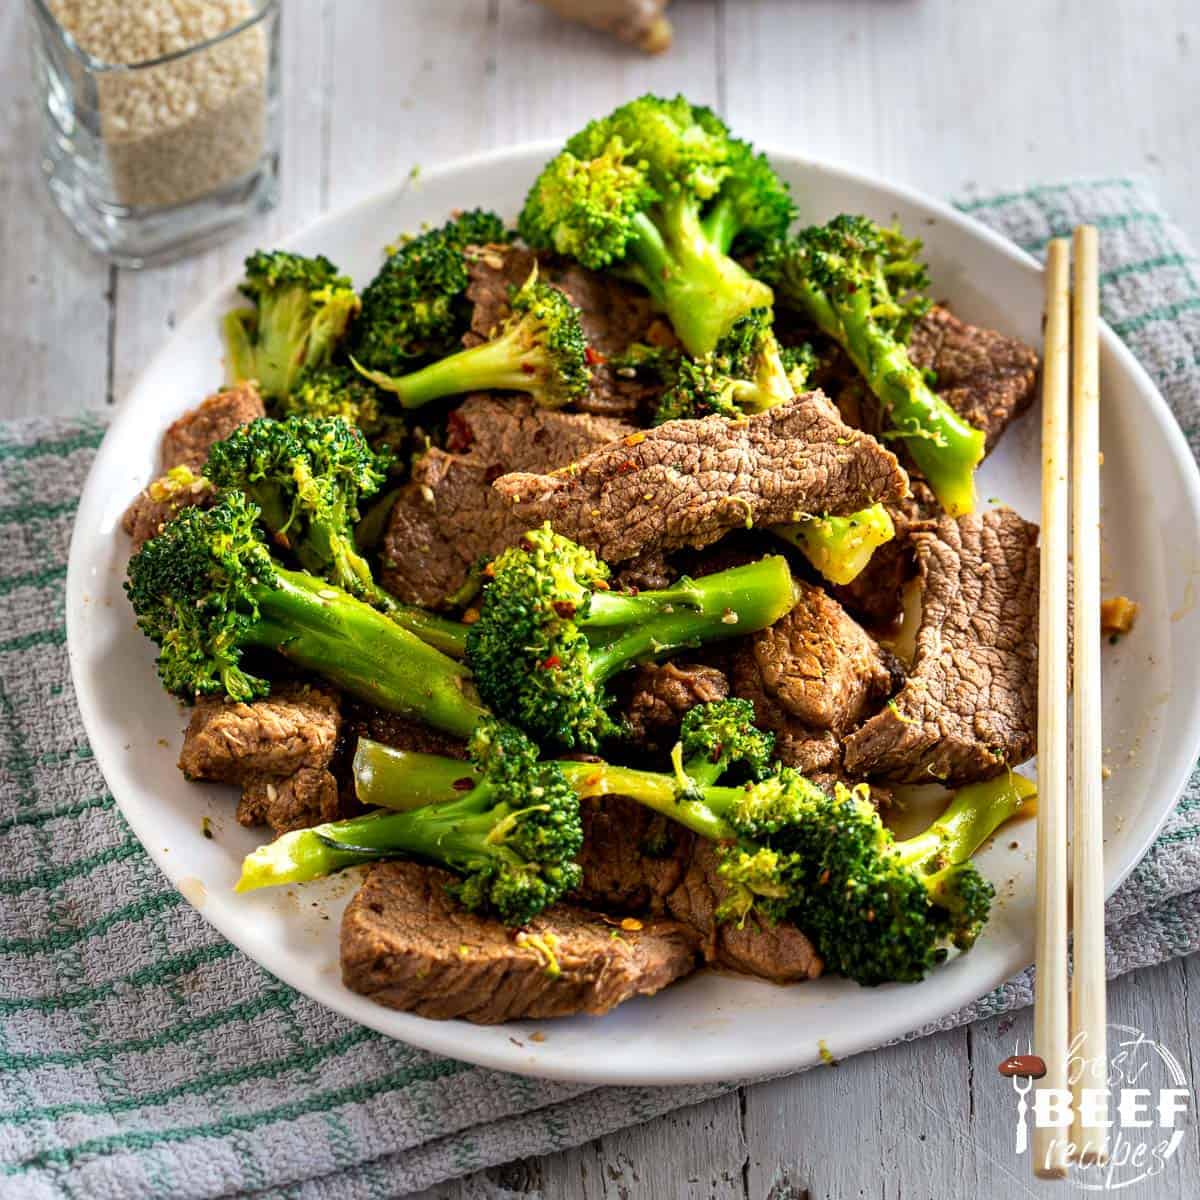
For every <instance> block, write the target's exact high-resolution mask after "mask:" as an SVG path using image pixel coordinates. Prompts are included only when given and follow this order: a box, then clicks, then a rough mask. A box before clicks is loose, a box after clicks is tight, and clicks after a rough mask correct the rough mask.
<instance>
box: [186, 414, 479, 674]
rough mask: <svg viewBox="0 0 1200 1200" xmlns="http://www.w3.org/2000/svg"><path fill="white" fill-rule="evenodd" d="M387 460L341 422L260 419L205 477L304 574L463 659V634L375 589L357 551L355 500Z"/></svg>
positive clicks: (242, 430) (236, 436) (382, 475)
mask: <svg viewBox="0 0 1200 1200" xmlns="http://www.w3.org/2000/svg"><path fill="white" fill-rule="evenodd" d="M390 465H391V458H390V456H389V455H388V454H386V453H376V452H375V451H373V450H372V449H371V447H370V446H368V445H367V441H366V439H365V438H364V437H363V435H362V433H361V432H360V431H359V430H358V429H356V428H355V427H354V426H353V425H348V424H347V423H346V422H345V421H343V420H342V419H341V418H339V417H320V418H317V417H289V418H288V419H287V420H286V421H273V420H271V418H269V417H262V418H260V419H259V420H257V421H251V422H250V423H249V424H247V425H242V426H240V427H239V428H237V429H235V430H234V431H233V433H232V434H230V435H229V437H227V438H226V439H225V440H224V441H223V442H217V444H216V445H215V446H213V448H212V449H211V450H210V451H209V455H208V465H207V467H206V468H205V473H206V474H207V476H208V478H209V479H210V480H211V481H212V482H213V483H214V484H215V485H216V486H217V487H218V488H221V489H225V490H230V489H236V490H238V491H241V492H244V493H245V495H246V496H247V498H248V499H250V500H251V501H253V503H254V504H256V505H257V506H258V508H259V510H260V512H261V520H262V523H263V525H264V527H265V528H266V530H267V532H268V533H269V534H270V535H271V538H272V540H273V541H274V543H275V545H276V546H278V547H280V548H281V549H283V550H284V551H286V552H287V553H289V554H290V555H291V556H292V557H294V558H295V560H296V561H297V562H298V563H299V564H300V566H302V567H303V568H304V569H305V570H306V571H309V572H311V573H312V574H313V575H320V576H321V577H322V578H323V579H327V580H329V582H330V583H332V584H334V585H336V586H337V587H339V588H343V589H344V590H346V591H347V592H349V593H350V594H351V595H352V596H357V597H358V598H359V599H360V600H365V601H366V602H367V603H368V604H371V605H374V607H376V608H378V609H382V610H383V611H384V612H386V613H387V614H388V616H390V617H391V618H392V619H393V620H394V621H396V622H398V623H399V624H401V625H403V626H404V627H405V628H406V629H408V630H410V631H411V632H412V633H415V634H416V635H417V636H418V637H419V638H421V639H422V640H423V641H426V642H429V643H430V645H434V646H437V648H438V649H439V650H442V651H444V652H445V653H447V654H453V655H454V656H455V657H456V658H461V657H462V655H463V652H464V650H465V648H466V628H465V626H463V625H460V624H459V623H458V622H456V621H448V620H446V619H445V618H442V617H437V616H435V615H434V614H432V613H430V612H427V611H426V610H425V609H423V608H417V607H415V606H413V605H408V604H401V603H400V602H399V601H398V600H396V598H395V597H394V596H392V595H390V594H389V593H388V592H386V591H384V589H383V588H381V587H380V586H379V584H378V583H376V582H375V578H374V576H373V574H372V573H371V566H370V564H369V563H368V562H367V560H366V559H365V558H364V557H363V555H362V554H361V553H360V552H359V549H358V545H357V543H356V541H355V531H354V524H355V522H356V521H357V520H358V519H359V501H360V500H366V499H369V498H370V497H371V496H373V495H374V494H375V493H376V492H377V491H378V490H379V489H380V487H381V486H382V485H383V483H384V481H385V480H386V479H387V472H388V468H389V467H390Z"/></svg>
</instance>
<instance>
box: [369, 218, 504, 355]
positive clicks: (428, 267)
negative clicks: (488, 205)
mask: <svg viewBox="0 0 1200 1200" xmlns="http://www.w3.org/2000/svg"><path fill="white" fill-rule="evenodd" d="M507 240H508V234H507V233H506V231H505V229H504V222H503V221H501V220H500V218H499V217H498V216H496V215H495V213H490V212H486V211H484V210H483V209H472V210H471V211H470V212H464V213H461V214H460V215H459V216H457V217H455V218H454V219H453V220H451V221H447V222H446V224H445V225H443V226H442V227H441V228H440V229H430V230H428V231H427V232H425V233H422V234H420V235H419V236H418V237H412V238H402V239H401V240H400V242H399V244H398V245H397V246H396V247H394V248H393V249H392V251H391V253H390V254H389V255H388V258H387V260H386V261H385V262H384V264H383V266H382V267H381V268H380V269H379V273H378V274H377V275H376V276H375V278H374V279H373V280H371V282H370V283H369V284H368V285H367V286H366V288H365V289H364V290H363V294H362V305H363V307H362V316H361V317H360V318H359V320H358V321H357V322H356V324H355V330H354V345H353V353H354V357H355V358H356V359H357V360H358V362H360V363H362V365H363V366H365V367H366V368H368V370H372V371H383V372H386V373H391V374H395V375H400V374H403V373H404V372H406V371H410V370H412V368H413V367H414V366H415V365H416V364H417V363H418V362H420V361H422V360H425V359H429V358H440V357H442V356H443V355H445V354H449V353H450V352H451V351H452V350H455V349H457V347H458V344H459V339H460V338H461V337H462V335H463V333H464V332H465V330H466V328H467V326H468V325H469V324H470V318H471V305H470V303H469V302H468V301H467V298H466V290H467V284H468V282H469V276H468V273H467V268H468V263H467V259H466V256H465V254H464V251H465V250H466V248H467V247H468V246H484V245H488V244H490V243H493V242H504V241H507Z"/></svg>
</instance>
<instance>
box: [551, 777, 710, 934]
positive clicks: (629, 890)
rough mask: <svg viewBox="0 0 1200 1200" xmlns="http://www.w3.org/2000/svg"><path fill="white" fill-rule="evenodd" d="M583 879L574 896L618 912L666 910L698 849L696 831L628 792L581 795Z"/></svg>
mask: <svg viewBox="0 0 1200 1200" xmlns="http://www.w3.org/2000/svg"><path fill="white" fill-rule="evenodd" d="M579 811H580V815H581V817H582V819H583V849H582V850H581V851H580V852H579V855H578V857H577V859H576V861H577V862H578V863H579V865H580V867H581V868H582V870H583V882H582V883H581V884H580V886H579V887H578V888H577V889H576V891H575V893H574V895H573V896H572V897H571V898H572V899H573V900H574V901H576V902H577V903H579V904H583V905H585V906H586V907H588V908H598V909H601V910H603V911H604V912H615V913H662V912H664V911H665V909H666V898H667V896H668V895H669V894H670V893H671V892H672V891H674V890H675V888H676V887H678V886H679V884H680V882H681V881H682V880H683V875H684V872H685V870H686V869H687V864H688V861H689V860H690V858H691V854H692V842H693V840H694V839H693V837H692V834H691V833H689V832H688V831H687V830H686V829H685V828H684V827H683V826H682V825H680V824H678V823H677V822H675V821H672V820H669V819H668V818H667V817H664V816H662V815H661V814H659V813H656V812H653V811H652V810H651V809H649V808H647V807H646V806H645V805H644V804H639V803H638V802H637V801H636V800H631V799H630V798H629V797H628V796H587V797H585V798H584V799H583V800H581V801H580V806H579Z"/></svg>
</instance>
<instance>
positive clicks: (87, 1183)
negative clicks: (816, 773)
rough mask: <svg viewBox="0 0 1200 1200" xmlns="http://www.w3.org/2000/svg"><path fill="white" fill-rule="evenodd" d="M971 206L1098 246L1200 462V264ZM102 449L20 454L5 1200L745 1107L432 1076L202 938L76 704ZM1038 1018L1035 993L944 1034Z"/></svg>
mask: <svg viewBox="0 0 1200 1200" xmlns="http://www.w3.org/2000/svg"><path fill="white" fill-rule="evenodd" d="M963 207H964V208H965V209H966V210H967V211H969V212H971V213H973V214H974V215H975V216H976V217H978V218H979V219H980V220H983V221H986V222H987V223H988V224H989V225H991V226H992V227H994V228H995V229H997V230H1000V231H1001V232H1003V233H1005V234H1007V235H1008V236H1010V237H1011V238H1013V239H1014V240H1015V241H1016V242H1018V243H1019V244H1020V245H1022V246H1023V247H1025V248H1026V249H1028V250H1031V251H1034V252H1037V251H1039V250H1040V248H1041V247H1042V246H1043V245H1044V243H1045V241H1046V240H1047V239H1048V238H1049V237H1051V236H1056V235H1059V234H1064V233H1066V232H1067V231H1069V230H1070V228H1071V227H1072V226H1073V225H1075V224H1076V223H1077V222H1080V221H1091V222H1094V223H1095V224H1097V225H1099V226H1100V228H1101V230H1102V231H1103V233H1104V238H1103V241H1102V245H1103V253H1104V261H1103V264H1102V269H1103V272H1104V275H1103V281H1104V312H1105V316H1106V317H1107V318H1108V320H1109V321H1110V322H1111V323H1112V325H1113V327H1114V328H1115V329H1116V330H1117V331H1118V332H1119V333H1120V334H1121V335H1122V336H1123V337H1125V338H1126V340H1127V341H1128V342H1129V344H1130V346H1131V347H1132V348H1133V349H1134V351H1135V352H1136V353H1137V355H1138V356H1139V357H1140V358H1141V360H1142V362H1143V363H1145V365H1146V366H1147V367H1148V368H1149V369H1150V371H1151V372H1152V374H1153V375H1154V377H1155V378H1156V379H1157V381H1158V383H1159V386H1160V387H1161V388H1162V389H1163V391H1164V393H1165V394H1166V396H1167V399H1168V400H1169V401H1170V403H1171V405H1172V406H1173V408H1174V410H1175V412H1176V414H1177V415H1178V417H1179V420H1180V422H1181V423H1182V425H1183V427H1184V429H1185V431H1186V432H1187V435H1188V437H1189V438H1190V440H1191V443H1192V446H1193V448H1194V449H1196V448H1200V283H1198V282H1197V272H1200V264H1198V262H1197V259H1196V257H1195V256H1194V254H1193V253H1192V252H1191V249H1190V247H1188V245H1187V244H1186V242H1185V241H1184V239H1183V238H1182V237H1181V235H1180V234H1179V233H1178V231H1177V230H1175V229H1174V228H1173V227H1172V226H1171V225H1170V223H1169V222H1168V221H1167V220H1166V218H1165V217H1164V215H1163V214H1162V212H1161V211H1160V210H1159V208H1158V206H1157V203H1156V201H1155V199H1154V197H1153V196H1152V195H1151V194H1150V193H1149V191H1148V190H1147V189H1146V188H1145V187H1144V186H1143V185H1142V184H1140V183H1138V182H1135V181H1130V180H1124V179H1114V180H1103V181H1096V182H1091V183H1078V184H1065V185H1060V186H1049V187H1041V188H1034V189H1031V190H1030V191H1026V192H1020V193H1016V194H1012V195H1006V196H996V197H990V198H988V199H974V200H971V201H969V202H967V203H965V204H964V205H963ZM102 432H103V428H102V422H101V420H99V419H98V418H95V417H91V418H81V419H77V420H74V419H73V420H66V421H63V420H59V421H48V420H35V421H29V422H24V423H20V424H15V425H11V426H9V427H7V428H4V429H3V431H2V432H0V542H2V543H3V553H2V554H0V563H2V564H3V566H2V567H0V570H2V571H3V575H2V576H0V613H2V614H3V620H2V621H0V839H2V842H3V853H2V854H0V862H3V864H4V865H3V867H2V868H0V925H2V928H0V962H2V963H3V968H2V970H0V1197H5V1198H9V1197H11V1198H12V1200H50V1198H52V1197H53V1198H58V1197H69V1198H81V1200H91V1198H92V1197H105V1198H107V1200H126V1198H133V1197H170V1198H171V1200H200V1198H202V1197H217V1196H238V1195H253V1196H261V1197H283V1196H288V1197H301V1198H308V1197H313V1198H315V1197H322V1198H325V1197H336V1198H338V1200H359V1198H367V1197H385V1196H388V1197H390V1196H396V1195H400V1194H402V1193H404V1192H406V1191H409V1190H415V1189H417V1188H421V1187H424V1186H426V1185H428V1184H430V1183H433V1182H435V1181H438V1180H442V1179H446V1178H449V1177H451V1176H454V1175H459V1174H463V1173H465V1172H468V1171H472V1170H474V1169H476V1168H478V1167H483V1166H486V1165H489V1164H493V1163H498V1162H503V1161H507V1160H509V1159H513V1158H516V1157H519V1156H523V1155H532V1154H541V1153H545V1152H547V1151H551V1150H557V1149H560V1148H562V1147H564V1146H571V1145H575V1144H578V1143H580V1142H583V1141H587V1140H588V1139H590V1138H594V1137H596V1136H597V1135H599V1134H602V1133H605V1132H607V1131H609V1130H612V1129H616V1128H619V1127H621V1126H624V1125H629V1124H632V1123H640V1122H643V1121H646V1120H648V1119H649V1118H651V1117H653V1116H656V1115H658V1114H660V1113H663V1112H666V1111H668V1110H670V1109H673V1108H678V1107H680V1106H682V1105H686V1104H692V1103H695V1102H697V1101H699V1100H702V1099H705V1098H706V1097H709V1096H713V1095H716V1094H718V1093H720V1092H722V1091H724V1090H727V1089H728V1088H730V1087H732V1086H734V1085H733V1084H732V1083H730V1084H717V1085H712V1086H707V1087H684V1088H658V1089H656V1088H594V1087H588V1086H583V1085H572V1084H563V1083H543V1082H539V1081H536V1080H530V1079H523V1078H519V1077H517V1076H514V1075H502V1074H497V1073H496V1072H494V1071H485V1070H481V1069H479V1068H477V1067H472V1066H468V1065H467V1064H465V1063H460V1062H454V1061H451V1060H449V1059H440V1058H436V1057H434V1056H432V1055H430V1054H425V1053H423V1052H421V1051H419V1050H414V1049H411V1048H409V1047H408V1046H405V1045H402V1044H400V1043H398V1042H393V1041H389V1040H388V1039H386V1038H383V1037H380V1036H378V1035H376V1034H374V1033H370V1032H368V1031H367V1030H365V1029H362V1028H359V1027H358V1026H355V1025H352V1024H350V1023H348V1022H347V1021H345V1020H343V1019H342V1018H340V1017H337V1016H334V1015H333V1014H331V1013H329V1012H326V1011H324V1010H323V1009H321V1008H320V1007H318V1006H317V1005H316V1004H314V1003H312V1002H311V1001H309V1000H307V999H305V998H304V997H302V996H300V995H298V994H297V993H295V992H294V991H292V990H291V989H290V988H288V987H285V986H284V985H283V984H281V983H279V982H278V981H277V980H275V979H273V978H272V977H271V976H270V975H268V974H267V973H266V972H264V971H262V970H260V969H259V968H258V967H257V966H255V965H254V964H253V963H252V962H249V961H248V960H247V959H245V958H244V957H243V956H242V955H241V954H240V953H239V952H238V951H236V950H235V949H234V948H233V947H232V946H230V945H229V944H228V943H227V942H225V941H224V940H223V939H222V938H221V937H220V935H218V934H217V933H216V932H215V931H214V930H213V929H211V928H210V927H209V926H207V925H206V924H205V923H204V921H203V920H202V919H201V918H200V917H199V915H198V914H197V913H196V912H195V911H194V910H193V909H192V908H190V907H189V906H188V905H187V904H186V903H185V902H184V901H183V900H182V899H181V898H180V896H179V895H178V894H177V893H176V892H175V890H174V888H172V887H171V885H170V884H169V883H168V882H167V881H166V880H165V879H164V878H163V876H162V875H161V874H159V872H158V870H157V868H155V867H154V865H153V864H152V863H151V862H150V860H149V859H148V858H147V857H146V855H145V854H144V853H143V852H142V850H141V847H140V846H139V845H138V843H137V841H136V840H135V838H134V837H133V835H132V834H131V832H130V831H129V829H128V827H127V826H126V825H125V823H124V821H123V820H122V819H121V817H120V815H119V813H118V812H117V811H116V809H115V808H114V805H113V800H112V797H111V796H110V795H109V794H108V792H107V790H106V788H105V784H104V780H103V778H102V777H101V775H100V772H99V770H98V769H97V767H96V764H95V762H94V761H93V758H92V752H91V749H90V748H89V746H88V743H87V739H86V737H85V736H84V732H83V729H82V727H81V725H80V722H79V718H78V715H77V713H76V709H75V704H74V701H73V699H72V694H71V684H70V679H69V675H68V670H67V656H66V650H65V646H64V639H65V634H64V628H63V611H62V609H63V600H62V584H63V577H64V573H65V562H66V555H67V542H68V538H69V532H70V527H71V519H72V515H73V511H74V506H75V502H76V498H77V497H78V494H79V489H80V486H81V484H82V482H83V479H84V476H85V475H86V473H87V470H88V466H89V464H90V463H91V460H92V455H93V453H94V451H95V448H96V446H97V445H98V443H99V441H100V437H101V434H102ZM1198 809H1200V778H1195V777H1194V778H1193V780H1192V784H1191V786H1190V788H1189V790H1188V792H1187V795H1186V796H1185V797H1184V799H1183V800H1182V801H1181V802H1180V804H1179V806H1178V808H1177V810H1176V813H1175V815H1174V816H1173V817H1172V819H1171V821H1170V823H1169V824H1168V825H1167V827H1166V829H1165V831H1164V832H1163V834H1162V836H1161V837H1160V838H1159V840H1158V842H1157V843H1156V845H1155V846H1154V848H1153V850H1152V851H1151V852H1150V854H1149V855H1148V856H1147V858H1146V859H1145V860H1144V861H1143V863H1142V864H1141V865H1140V867H1139V868H1138V869H1137V871H1136V873H1135V875H1134V877H1133V878H1132V879H1131V880H1130V881H1129V882H1128V883H1127V884H1126V885H1125V886H1124V887H1123V888H1122V889H1121V891H1120V893H1119V894H1118V895H1117V896H1116V897H1115V898H1114V899H1113V901H1112V903H1111V906H1110V912H1109V915H1110V928H1109V939H1108V956H1109V958H1108V961H1109V965H1110V968H1111V970H1112V971H1113V973H1119V972H1123V971H1129V970H1132V969H1133V968H1135V967H1140V966H1144V965H1146V964H1148V963H1154V962H1159V961H1162V960H1164V959H1167V958H1170V957H1172V956H1174V955H1179V954H1186V953H1189V952H1190V951H1192V950H1195V949H1197V947H1198V946H1200V824H1198V821H1197V815H1196V814H1197V811H1198ZM1030 1002H1031V992H1030V981H1029V978H1028V976H1027V975H1023V976H1021V977H1019V978H1018V979H1016V980H1013V981H1012V982H1010V983H1008V984H1006V985H1005V986H1004V987H1002V988H1000V989H998V990H997V991H996V992H994V993H993V994H991V995H989V996H987V997H985V998H984V999H983V1000H981V1001H980V1002H979V1003H978V1004H976V1005H973V1006H971V1007H970V1008H969V1009H965V1010H964V1011H962V1012H960V1013H957V1014H955V1015H954V1016H952V1017H950V1018H948V1019H947V1020H946V1021H944V1022H940V1023H939V1027H940V1028H945V1027H949V1026H952V1025H956V1024H961V1023H963V1022H966V1021H971V1020H975V1019H976V1018H978V1017H981V1016H986V1015H992V1014H994V1013H997V1012H1001V1011H1003V1010H1005V1009H1010V1008H1014V1007H1017V1006H1020V1005H1025V1004H1029V1003H1030ZM920 1032H929V1030H922V1031H920Z"/></svg>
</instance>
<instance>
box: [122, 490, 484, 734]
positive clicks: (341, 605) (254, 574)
mask: <svg viewBox="0 0 1200 1200" xmlns="http://www.w3.org/2000/svg"><path fill="white" fill-rule="evenodd" d="M259 515H260V514H259V508H258V506H257V505H256V504H253V503H251V502H250V501H249V500H247V499H246V497H245V496H244V495H243V494H242V493H241V492H237V491H231V492H226V493H225V494H224V495H222V496H221V497H220V498H219V500H218V502H217V503H216V504H215V505H214V506H213V507H212V508H209V509H199V508H189V509H188V510H187V511H186V512H183V513H180V515H179V516H178V517H177V518H176V519H175V520H173V521H172V522H171V523H170V524H169V525H167V526H166V528H165V529H164V530H163V532H162V533H160V534H159V535H158V537H156V538H153V539H152V540H151V541H149V542H147V543H146V544H145V546H143V547H142V549H141V550H139V551H138V553H137V554H135V555H134V556H133V557H132V558H131V559H130V560H129V568H128V578H127V580H126V583H125V591H126V594H127V595H128V596H129V600H130V603H131V604H132V605H133V610H134V612H135V613H136V614H137V618H138V626H139V628H140V629H141V630H142V632H143V633H145V634H146V636H147V637H149V638H150V639H151V640H152V641H154V642H156V643H157V644H158V646H159V656H158V672H159V676H160V677H161V679H162V681H163V683H164V685H165V686H166V688H167V690H168V691H170V692H174V693H175V694H176V695H178V696H181V697H183V698H184V699H187V700H192V699H195V698H196V697H197V696H202V695H225V696H228V697H229V698H230V699H232V700H242V701H247V700H252V699H254V698H255V697H257V696H265V695H267V694H268V692H269V691H270V684H269V683H268V681H267V680H266V679H263V678H261V677H258V676H255V675H253V674H251V673H250V672H249V670H247V669H246V667H245V666H244V665H243V662H242V658H243V654H244V653H245V652H246V651H252V650H264V651H274V652H276V653H278V654H281V655H283V656H284V657H285V658H287V659H288V660H290V661H291V662H292V663H294V664H295V665H296V666H299V667H302V668H304V669H306V670H310V671H313V672H315V673H316V674H318V675H321V676H323V677H324V678H326V679H328V680H329V681H330V682H332V683H334V684H336V685H337V686H338V687H340V688H342V689H343V690H344V691H347V692H350V693H351V694H352V695H355V696H358V697H360V698H361V699H364V700H367V701H369V702H370V703H372V704H375V705H377V706H378V707H380V708H384V709H387V710H389V711H391V712H398V713H401V714H402V715H404V716H410V717H415V718H417V719H420V720H423V721H426V722H428V723H429V724H430V725H432V726H434V727H435V728H437V729H444V730H446V731H447V732H449V733H454V734H457V735H459V736H463V737H465V736H467V735H468V734H469V733H470V732H471V731H472V730H473V729H474V727H475V725H476V723H477V721H478V720H479V718H480V717H481V716H483V715H484V710H483V709H482V708H481V707H480V706H479V705H478V704H477V703H476V702H475V700H474V699H473V698H472V694H471V686H470V681H469V678H468V675H467V672H466V670H465V669H464V668H463V667H462V666H461V665H460V664H459V663H456V662H455V661H454V660H453V659H451V658H448V657H446V655H444V654H442V653H441V652H440V651H438V650H436V649H434V648H433V647H432V646H430V645H427V644H426V643H425V642H423V641H421V640H420V639H419V638H418V637H416V636H415V635H413V634H412V633H409V632H408V630H406V629H403V628H401V626H399V625H398V624H396V622H395V621H392V620H391V619H390V618H388V617H386V616H384V615H383V614H382V613H379V612H376V611H375V609H373V608H372V607H371V606H370V605H368V604H365V603H363V602H362V601H361V600H358V599H356V598H355V597H354V596H352V595H350V594H349V593H348V592H346V591H343V590H342V589H341V588H337V587H334V586H333V585H332V584H330V583H328V582H327V581H326V580H324V579H319V578H317V577H316V576H314V575H310V574H308V573H307V572H304V571H292V570H289V569H287V568H285V567H282V566H280V565H279V564H278V563H276V562H275V561H274V560H273V559H272V557H271V555H270V554H269V553H268V551H267V548H266V546H265V545H264V544H263V541H262V536H261V534H260V532H259Z"/></svg>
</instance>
